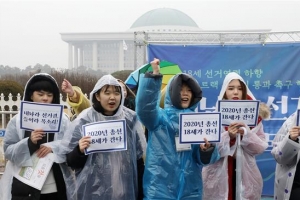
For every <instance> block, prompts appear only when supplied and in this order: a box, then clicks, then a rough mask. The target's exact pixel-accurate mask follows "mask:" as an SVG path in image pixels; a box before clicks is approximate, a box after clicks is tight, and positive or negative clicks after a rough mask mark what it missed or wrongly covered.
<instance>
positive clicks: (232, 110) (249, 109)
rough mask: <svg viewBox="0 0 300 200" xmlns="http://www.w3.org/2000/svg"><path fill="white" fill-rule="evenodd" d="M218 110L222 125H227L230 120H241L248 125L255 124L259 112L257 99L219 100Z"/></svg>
mask: <svg viewBox="0 0 300 200" xmlns="http://www.w3.org/2000/svg"><path fill="white" fill-rule="evenodd" d="M218 111H219V112H221V114H222V117H221V120H222V125H223V126H229V125H230V124H231V123H232V122H237V121H238V122H243V123H244V124H246V125H248V126H252V127H253V126H256V125H257V119H258V112H259V101H257V100H236V101H235V100H234V101H230V100H220V101H218Z"/></svg>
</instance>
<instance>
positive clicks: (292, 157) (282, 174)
mask: <svg viewBox="0 0 300 200" xmlns="http://www.w3.org/2000/svg"><path fill="white" fill-rule="evenodd" d="M297 117H298V116H297V112H294V113H293V114H292V115H291V116H290V117H289V118H287V119H286V120H285V122H284V123H283V124H282V126H281V127H280V129H279V130H278V132H277V134H276V136H275V138H274V140H273V149H272V151H271V153H272V155H273V156H274V158H275V160H276V173H275V180H274V182H275V191H274V199H290V196H291V193H292V188H293V183H294V177H295V174H296V171H297V165H299V164H298V162H299V159H300V153H299V152H300V145H299V143H298V142H297V141H293V140H291V139H290V138H289V136H290V134H289V131H290V130H291V129H292V128H293V127H294V126H296V124H297V120H298V119H297ZM297 173H298V172H297ZM296 188H297V187H296Z"/></svg>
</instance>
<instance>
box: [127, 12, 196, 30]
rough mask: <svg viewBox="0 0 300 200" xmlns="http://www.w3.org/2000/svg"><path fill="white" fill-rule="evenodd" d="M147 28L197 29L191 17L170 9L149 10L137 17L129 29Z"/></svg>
mask: <svg viewBox="0 0 300 200" xmlns="http://www.w3.org/2000/svg"><path fill="white" fill-rule="evenodd" d="M149 26H151V27H157V26H177V27H190V28H194V29H195V28H196V29H199V27H198V25H197V24H196V22H195V21H194V20H193V19H192V18H191V17H189V16H188V15H186V14H185V13H183V12H181V11H179V10H176V9H172V8H158V9H154V10H150V11H148V12H146V13H145V14H143V15H142V16H141V17H139V18H138V19H137V20H136V21H135V22H134V23H133V24H132V26H131V27H130V29H136V28H139V27H149Z"/></svg>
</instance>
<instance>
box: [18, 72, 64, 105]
mask: <svg viewBox="0 0 300 200" xmlns="http://www.w3.org/2000/svg"><path fill="white" fill-rule="evenodd" d="M42 90H43V91H45V92H50V93H52V94H53V100H52V102H51V103H52V104H60V97H59V88H58V86H57V84H56V81H55V80H54V79H53V78H52V77H51V76H46V75H37V76H34V77H33V78H32V79H31V80H29V82H28V84H27V86H26V88H25V96H24V100H25V101H32V99H31V96H32V94H33V92H35V91H42Z"/></svg>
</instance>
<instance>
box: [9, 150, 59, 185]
mask: <svg viewBox="0 0 300 200" xmlns="http://www.w3.org/2000/svg"><path fill="white" fill-rule="evenodd" d="M31 159H32V162H33V166H32V167H21V168H18V169H17V170H16V171H15V174H14V177H15V178H16V179H18V180H19V181H21V182H23V183H25V184H27V185H29V186H31V187H34V188H36V189H38V190H41V189H42V187H43V185H44V183H45V180H46V178H47V176H48V174H49V172H50V170H51V167H52V165H53V161H54V154H53V153H49V154H47V156H45V157H44V158H38V157H37V156H36V153H34V154H33V155H32V156H31Z"/></svg>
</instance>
